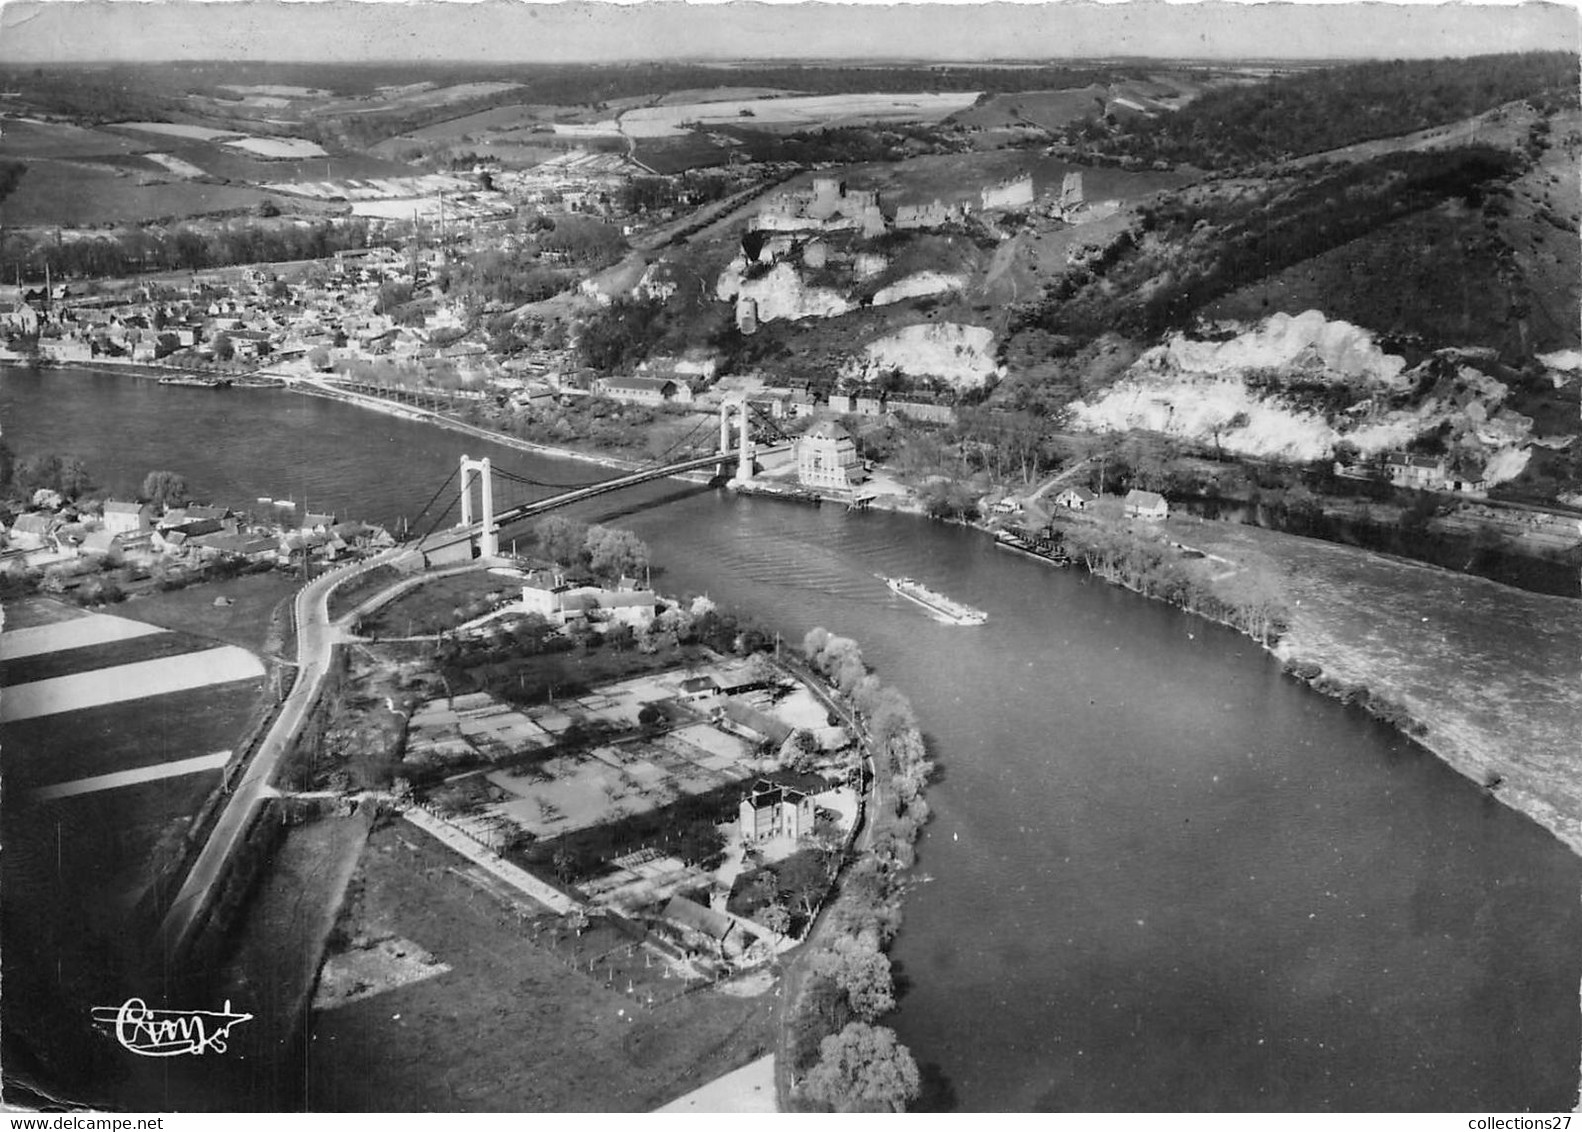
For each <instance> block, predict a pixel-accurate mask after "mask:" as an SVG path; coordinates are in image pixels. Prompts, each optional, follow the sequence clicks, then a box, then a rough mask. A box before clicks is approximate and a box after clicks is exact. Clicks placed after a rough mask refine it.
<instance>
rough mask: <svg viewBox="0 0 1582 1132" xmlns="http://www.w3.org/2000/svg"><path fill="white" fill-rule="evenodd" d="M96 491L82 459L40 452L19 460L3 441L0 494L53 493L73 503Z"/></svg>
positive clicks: (27, 495) (1, 447)
mask: <svg viewBox="0 0 1582 1132" xmlns="http://www.w3.org/2000/svg"><path fill="white" fill-rule="evenodd" d="M93 488H94V483H93V477H92V476H91V475H90V474H89V473H88V465H87V464H85V463H84V462H83V460H82V457H80V456H73V455H71V454H69V453H67V454H61V453H56V452H39V453H35V454H33V455H30V456H23V457H22V458H20V459H18V458H16V457H15V456H13V455H12V453H11V449H10V448H9V447H8V446H7V445H6V444H5V442H4V441H0V493H3V494H6V495H11V496H25V497H29V498H31V497H32V495H33V494H34V493H35V492H38V491H53V492H55V493H56V494H58V495H59V496H60V498H61V499H62V500H65V501H67V502H70V501H74V500H76V499H80V498H81V497H82V496H84V495H86V494H87V493H88V492H90V491H92V490H93Z"/></svg>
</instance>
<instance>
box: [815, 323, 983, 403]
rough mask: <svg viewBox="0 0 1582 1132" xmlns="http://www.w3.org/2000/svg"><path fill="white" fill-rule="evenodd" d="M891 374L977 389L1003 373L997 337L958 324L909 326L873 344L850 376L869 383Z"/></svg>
mask: <svg viewBox="0 0 1582 1132" xmlns="http://www.w3.org/2000/svg"><path fill="white" fill-rule="evenodd" d="M887 370H900V371H901V372H902V373H904V374H906V375H907V376H908V377H937V378H941V379H943V380H945V381H948V382H950V383H951V384H952V385H954V386H955V387H956V388H958V389H975V388H977V387H978V386H981V385H983V384H984V382H986V381H988V380H989V379H990V378H991V377H997V376H999V375H1000V372H1001V370H1000V367H999V366H997V365H996V364H995V361H994V332H993V331H992V330H990V329H989V328H988V327H986V326H967V325H963V324H962V323H956V322H924V323H918V324H916V325H913V326H905V327H902V328H901V329H900V330H898V331H896V332H895V333H894V334H889V335H886V336H885V337H883V338H880V339H877V340H876V341H873V342H870V343H868V345H867V346H866V347H864V348H863V351H862V354H861V355H860V356H859V357H858V358H856V359H854V360H853V361H852V362H851V363H850V364H849V365H848V366H847V367H846V370H845V376H848V377H853V378H857V379H859V380H864V381H866V380H872V379H873V378H876V377H878V376H879V374H881V373H883V372H885V371H887Z"/></svg>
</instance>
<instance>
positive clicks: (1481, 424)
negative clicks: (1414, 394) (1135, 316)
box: [1071, 311, 1569, 485]
mask: <svg viewBox="0 0 1582 1132" xmlns="http://www.w3.org/2000/svg"><path fill="white" fill-rule="evenodd" d="M1481 360H1482V355H1481V354H1479V353H1478V351H1476V350H1465V351H1441V352H1440V353H1439V354H1438V355H1436V356H1435V357H1434V358H1431V359H1429V360H1428V361H1425V362H1423V363H1422V365H1421V366H1418V367H1414V368H1412V369H1410V370H1409V369H1407V367H1406V361H1405V359H1403V358H1401V357H1398V356H1396V355H1394V354H1390V353H1387V352H1386V351H1384V350H1383V349H1381V348H1380V347H1379V345H1378V344H1377V342H1376V341H1375V340H1374V337H1373V335H1372V334H1371V333H1370V332H1369V331H1367V330H1365V329H1363V328H1361V327H1358V326H1354V325H1352V324H1351V323H1347V322H1339V321H1336V322H1331V321H1328V320H1326V319H1325V318H1324V316H1323V315H1322V314H1320V313H1319V312H1317V311H1307V312H1306V313H1304V314H1301V315H1297V316H1295V317H1293V316H1290V315H1285V314H1278V315H1274V316H1273V317H1271V318H1269V319H1266V320H1265V321H1264V322H1262V323H1260V324H1258V325H1257V326H1254V327H1252V328H1249V329H1245V330H1242V331H1241V332H1240V333H1237V334H1234V335H1233V336H1231V337H1228V338H1225V339H1222V340H1216V341H1203V340H1198V339H1193V338H1189V337H1187V336H1186V335H1176V336H1175V337H1173V338H1171V339H1170V341H1168V342H1166V343H1165V344H1164V345H1162V346H1159V347H1156V348H1155V349H1152V350H1149V351H1148V352H1147V353H1145V354H1143V356H1142V357H1141V358H1139V359H1138V361H1137V362H1136V363H1135V364H1134V365H1132V366H1131V367H1130V368H1129V369H1128V370H1127V371H1126V373H1125V374H1124V375H1123V376H1122V377H1121V379H1120V380H1119V381H1117V382H1116V383H1115V384H1114V385H1113V386H1111V387H1110V388H1109V389H1107V390H1105V391H1104V392H1103V393H1102V394H1101V395H1099V396H1097V397H1094V398H1092V399H1090V400H1088V401H1078V402H1074V403H1073V404H1072V406H1071V414H1072V415H1071V421H1072V424H1073V425H1075V426H1076V427H1077V428H1081V429H1087V430H1089V431H1094V432H1109V431H1124V430H1127V429H1143V430H1146V431H1150V432H1159V433H1164V434H1166V435H1169V436H1177V437H1181V438H1183V439H1186V440H1192V441H1195V442H1197V443H1200V444H1205V445H1212V446H1214V447H1216V448H1218V449H1219V450H1222V451H1225V452H1229V453H1233V454H1237V455H1242V456H1250V457H1254V458H1258V459H1268V460H1280V461H1286V462H1292V463H1306V462H1310V461H1314V460H1323V459H1328V458H1330V457H1332V456H1333V455H1334V454H1335V452H1336V448H1337V446H1338V445H1340V443H1341V442H1342V441H1345V442H1347V443H1348V444H1349V445H1350V446H1351V447H1352V448H1354V449H1355V450H1356V451H1357V452H1358V453H1359V454H1360V455H1362V456H1363V457H1368V456H1374V455H1377V454H1379V453H1381V452H1391V451H1399V450H1401V449H1403V448H1405V447H1406V445H1408V444H1409V443H1410V442H1411V441H1412V440H1413V439H1414V438H1416V437H1418V436H1420V435H1421V434H1423V433H1424V432H1427V431H1429V430H1435V429H1443V435H1442V439H1443V440H1444V441H1445V442H1446V443H1447V444H1448V445H1449V447H1450V453H1449V456H1450V458H1451V460H1452V462H1457V461H1461V462H1469V463H1471V464H1472V465H1474V466H1481V467H1482V468H1483V475H1482V477H1481V478H1482V479H1483V481H1484V482H1486V483H1487V484H1490V485H1492V484H1495V483H1500V482H1503V481H1505V480H1508V479H1510V478H1512V477H1514V476H1516V475H1519V474H1520V473H1521V471H1522V469H1523V468H1525V467H1526V465H1527V461H1528V459H1529V457H1530V452H1531V445H1532V444H1533V443H1535V439H1534V437H1533V435H1532V425H1533V421H1532V419H1531V418H1530V417H1525V416H1522V415H1521V414H1519V413H1515V412H1512V411H1511V410H1510V409H1508V408H1505V407H1504V406H1503V404H1502V403H1503V401H1504V400H1505V398H1506V396H1507V394H1508V393H1509V389H1508V387H1507V386H1506V385H1505V384H1503V383H1502V382H1500V381H1499V380H1497V379H1496V378H1494V377H1492V376H1490V375H1488V374H1486V373H1484V372H1483V371H1482V370H1481V369H1479V368H1478V365H1479V362H1480V361H1481ZM1423 385H1426V386H1427V388H1428V392H1427V393H1426V394H1425V395H1424V396H1423V397H1422V399H1420V400H1419V401H1417V403H1416V404H1415V405H1410V404H1408V405H1406V406H1405V407H1402V406H1403V400H1404V399H1403V398H1402V397H1401V396H1400V395H1401V394H1402V393H1404V392H1406V391H1408V390H1411V389H1414V388H1418V387H1420V386H1423ZM1391 406H1395V407H1391ZM1447 425H1448V428H1444V426H1447ZM1556 440H1557V441H1561V442H1567V443H1568V442H1569V438H1556ZM1472 478H1474V479H1477V478H1480V477H1477V476H1476V475H1474V476H1473V477H1472Z"/></svg>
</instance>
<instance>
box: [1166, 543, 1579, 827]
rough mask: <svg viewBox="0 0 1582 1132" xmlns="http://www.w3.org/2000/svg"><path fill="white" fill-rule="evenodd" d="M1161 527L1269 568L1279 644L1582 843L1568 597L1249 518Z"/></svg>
mask: <svg viewBox="0 0 1582 1132" xmlns="http://www.w3.org/2000/svg"><path fill="white" fill-rule="evenodd" d="M1170 526H1171V530H1172V532H1173V537H1176V538H1178V539H1179V540H1180V541H1182V542H1184V543H1187V544H1188V545H1191V546H1194V547H1197V548H1198V549H1201V550H1205V551H1209V552H1211V553H1214V554H1219V555H1222V556H1224V557H1225V558H1229V559H1231V560H1232V561H1235V562H1237V563H1240V564H1244V565H1259V564H1261V565H1262V566H1263V567H1264V569H1265V570H1266V572H1267V573H1268V574H1269V575H1271V576H1273V577H1277V578H1279V580H1280V585H1281V588H1282V589H1283V590H1284V594H1285V604H1286V606H1287V608H1288V609H1289V611H1290V616H1291V621H1292V628H1291V632H1290V633H1289V635H1288V636H1287V638H1286V639H1285V640H1284V641H1283V642H1282V643H1281V645H1280V652H1281V654H1282V655H1283V656H1286V657H1290V658H1296V659H1300V660H1306V661H1311V662H1314V663H1317V664H1319V665H1320V666H1322V668H1323V670H1324V673H1325V675H1326V676H1328V677H1330V678H1331V679H1333V680H1335V681H1339V682H1344V683H1347V684H1361V685H1366V686H1367V687H1368V688H1369V689H1371V690H1373V691H1374V692H1376V693H1379V694H1381V695H1384V696H1386V697H1388V698H1389V699H1391V700H1395V701H1398V702H1400V703H1403V704H1404V705H1405V706H1406V707H1407V709H1408V710H1409V711H1410V712H1411V714H1412V716H1413V717H1414V718H1416V719H1419V720H1422V721H1425V722H1427V724H1428V732H1427V734H1426V735H1425V736H1423V738H1422V742H1423V744H1424V745H1425V746H1427V747H1429V748H1430V749H1431V750H1433V751H1434V752H1435V753H1436V754H1438V755H1440V756H1441V757H1442V758H1443V759H1444V760H1445V761H1446V762H1448V763H1449V764H1450V765H1451V766H1453V767H1455V768H1456V769H1457V770H1459V771H1461V772H1462V773H1463V774H1465V775H1467V776H1468V777H1469V778H1472V779H1473V780H1475V781H1478V782H1480V783H1481V782H1485V781H1487V780H1488V778H1489V776H1491V775H1494V776H1498V777H1500V778H1501V779H1502V780H1503V784H1502V785H1501V786H1500V788H1499V790H1498V795H1499V797H1501V798H1502V799H1504V800H1505V801H1506V802H1508V803H1509V804H1511V805H1512V806H1514V807H1515V808H1517V809H1519V810H1522V811H1523V812H1525V813H1527V814H1529V815H1531V816H1532V817H1534V818H1536V819H1537V820H1538V821H1539V822H1541V823H1542V824H1543V825H1544V826H1546V827H1547V828H1548V829H1550V830H1551V831H1553V832H1554V833H1556V834H1557V835H1558V836H1559V837H1560V838H1561V839H1562V840H1564V841H1566V842H1567V843H1568V844H1570V845H1571V846H1572V847H1573V848H1575V849H1577V850H1579V851H1582V773H1579V771H1582V752H1579V750H1578V747H1577V742H1576V737H1577V736H1578V735H1582V657H1579V655H1578V651H1577V647H1576V643H1577V641H1578V640H1579V639H1582V603H1578V602H1576V601H1573V600H1569V599H1566V598H1559V597H1546V596H1544V595H1541V594H1532V593H1528V592H1526V591H1523V590H1517V589H1512V588H1510V587H1507V586H1501V585H1499V584H1497V583H1495V582H1489V581H1485V580H1484V579H1481V578H1476V577H1471V576H1468V575H1463V574H1456V573H1451V572H1449V571H1445V570H1438V569H1434V568H1433V567H1429V566H1420V565H1417V564H1415V563H1412V562H1407V561H1404V560H1401V559H1395V558H1390V557H1387V556H1384V555H1378V554H1371V553H1367V552H1364V551H1358V550H1353V549H1350V548H1347V547H1342V546H1337V545H1334V544H1332V543H1326V542H1319V541H1316V540H1312V539H1303V538H1297V537H1295V536H1293V535H1284V534H1279V533H1276V532H1273V531H1265V530H1260V529H1258V528H1254V527H1245V526H1237V525H1234V524H1229V523H1215V522H1204V523H1199V522H1197V521H1195V520H1187V521H1177V520H1172V521H1171V524H1170Z"/></svg>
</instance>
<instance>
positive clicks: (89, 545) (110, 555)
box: [79, 530, 122, 563]
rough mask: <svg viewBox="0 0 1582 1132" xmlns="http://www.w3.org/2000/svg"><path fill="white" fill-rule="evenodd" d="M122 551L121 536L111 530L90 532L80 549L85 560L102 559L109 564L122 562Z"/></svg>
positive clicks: (84, 538) (84, 537) (85, 536)
mask: <svg viewBox="0 0 1582 1132" xmlns="http://www.w3.org/2000/svg"><path fill="white" fill-rule="evenodd" d="M121 551H122V546H121V536H120V534H119V533H117V532H116V531H111V530H97V531H89V532H88V534H86V535H84V536H83V540H82V546H81V547H80V548H79V553H80V554H82V556H83V557H84V558H100V559H103V560H104V561H105V562H109V563H117V562H120V561H121Z"/></svg>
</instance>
